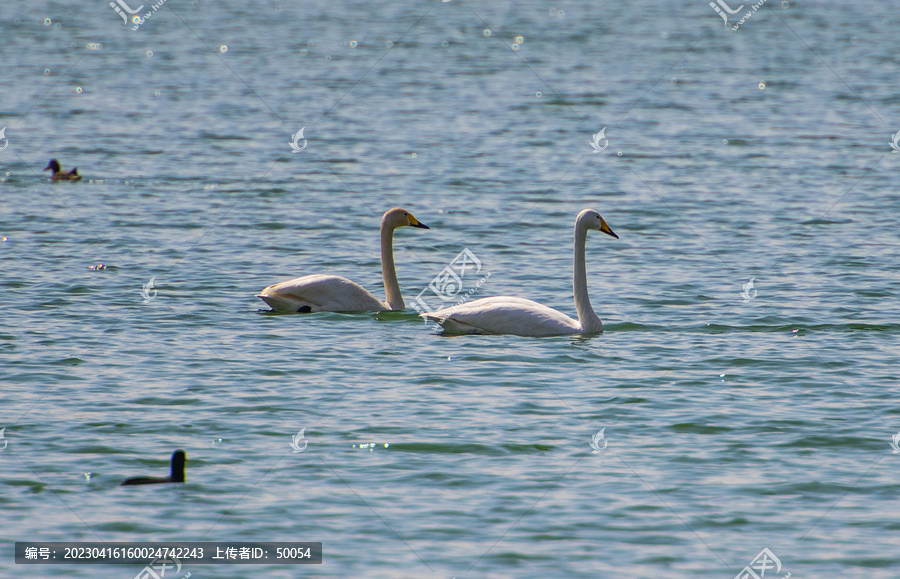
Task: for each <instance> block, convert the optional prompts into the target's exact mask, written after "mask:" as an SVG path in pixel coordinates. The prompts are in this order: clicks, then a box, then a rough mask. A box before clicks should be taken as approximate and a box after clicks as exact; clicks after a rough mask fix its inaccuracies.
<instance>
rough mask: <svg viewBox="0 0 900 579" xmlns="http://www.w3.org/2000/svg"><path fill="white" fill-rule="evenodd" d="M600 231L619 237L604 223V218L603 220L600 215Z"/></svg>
mask: <svg viewBox="0 0 900 579" xmlns="http://www.w3.org/2000/svg"><path fill="white" fill-rule="evenodd" d="M600 231H602V232H603V233H605V234H607V235H612V236H613V237H615V238H616V239H619V236H618V235H616V232H615V231H613V230H612V229H610V228H609V225H607V224H606V220H604V219H603V218H602V217H601V218H600Z"/></svg>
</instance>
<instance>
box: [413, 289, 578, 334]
mask: <svg viewBox="0 0 900 579" xmlns="http://www.w3.org/2000/svg"><path fill="white" fill-rule="evenodd" d="M422 316H423V317H425V318H426V319H429V320H431V321H433V322H437V323H439V324H441V326H443V328H444V330H445V331H447V332H450V333H464V334H513V335H516V336H558V335H563V334H577V333H579V332H581V331H582V328H581V324H579V323H578V322H576V321H575V320H573V319H572V318H570V317H569V316H567V315H565V314H563V313H561V312H558V311H556V310H554V309H553V308H548V307H547V306H544V305H541V304H539V303H537V302H535V301H532V300H527V299H524V298H516V297H509V296H500V297H492V298H482V299H480V300H475V301H472V302H467V303H464V304H460V305H456V306H451V307H449V308H444V309H442V310H438V311H436V312H430V313H426V314H422Z"/></svg>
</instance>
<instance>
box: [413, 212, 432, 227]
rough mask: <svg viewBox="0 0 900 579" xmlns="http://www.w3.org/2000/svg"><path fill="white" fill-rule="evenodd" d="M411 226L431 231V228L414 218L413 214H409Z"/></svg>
mask: <svg viewBox="0 0 900 579" xmlns="http://www.w3.org/2000/svg"><path fill="white" fill-rule="evenodd" d="M409 224H410V225H412V226H413V227H418V228H419V229H431V228H430V227H428V226H427V225H425V224H424V223H422V222H421V221H419V220H418V219H416V218H415V217H413V216H412V213H410V214H409Z"/></svg>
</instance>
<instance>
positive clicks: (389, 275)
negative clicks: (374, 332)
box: [381, 221, 406, 310]
mask: <svg viewBox="0 0 900 579" xmlns="http://www.w3.org/2000/svg"><path fill="white" fill-rule="evenodd" d="M381 277H382V279H383V280H384V294H385V297H386V298H387V305H388V307H389V308H390V309H392V310H403V309H406V304H404V303H403V296H402V295H400V282H398V281H397V270H396V268H395V267H394V228H393V227H391V226H390V225H388V224H386V223H384V222H383V221H382V223H381Z"/></svg>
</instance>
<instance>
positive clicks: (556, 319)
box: [420, 209, 619, 336]
mask: <svg viewBox="0 0 900 579" xmlns="http://www.w3.org/2000/svg"><path fill="white" fill-rule="evenodd" d="M588 229H596V230H598V231H602V232H603V233H605V234H607V235H611V236H613V237H615V238H616V239H618V238H619V236H618V235H616V234H615V233H614V232H613V230H612V229H610V228H609V225H607V224H606V221H604V219H603V218H602V217H601V216H600V214H599V213H597V212H596V211H594V210H593V209H585V210H584V211H582V212H581V213H579V214H578V217H576V218H575V260H574V261H575V266H574V268H575V272H574V275H573V280H572V286H573V289H574V290H575V310H576V311H577V312H578V321H575V320H573V319H572V318H570V317H569V316H567V315H565V314H563V313H561V312H558V311H556V310H554V309H553V308H548V307H547V306H544V305H541V304H539V303H537V302H533V301H531V300H526V299H523V298H514V297H507V296H501V297H494V298H482V299H480V300H475V301H473V302H468V303H465V304H459V305H456V306H450V307H449V308H444V309H442V310H438V311H436V312H429V313H424V314H420V315H421V316H422V317H424V318H426V319H429V320H431V321H433V322H437V323H439V324H441V325H442V326H443V328H444V330H445V331H447V332H449V333H461V334H513V335H516V336H559V335H564V334H580V333H594V332H602V331H603V322H601V321H600V318H598V317H597V314H595V313H594V309H593V308H592V307H591V300H590V298H589V297H588V289H587V272H586V270H585V264H584V242H585V239H586V238H587V232H588Z"/></svg>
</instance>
